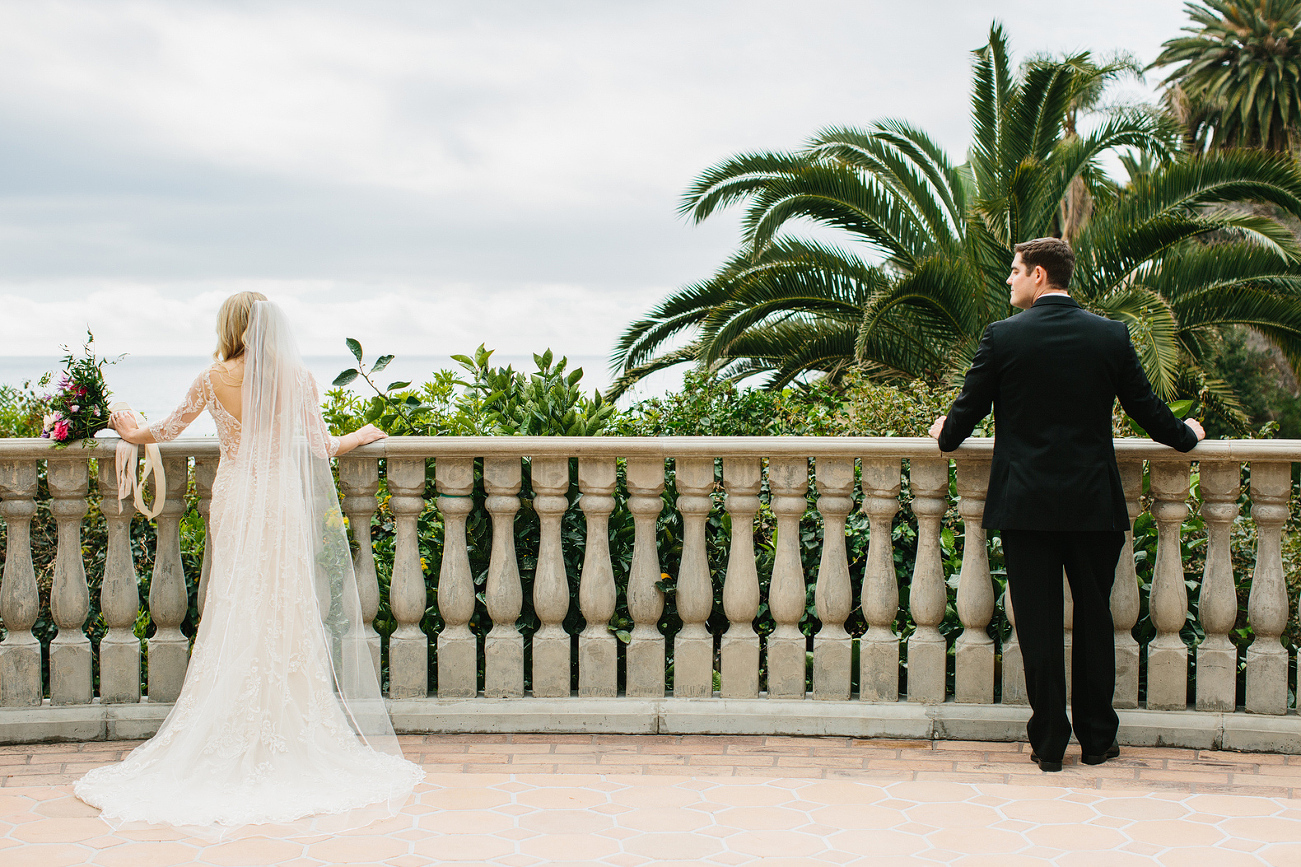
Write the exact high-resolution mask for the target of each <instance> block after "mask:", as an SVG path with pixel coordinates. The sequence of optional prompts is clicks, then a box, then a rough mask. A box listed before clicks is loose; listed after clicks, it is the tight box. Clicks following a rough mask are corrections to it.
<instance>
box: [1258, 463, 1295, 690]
mask: <svg viewBox="0 0 1301 867" xmlns="http://www.w3.org/2000/svg"><path fill="white" fill-rule="evenodd" d="M1291 470H1292V467H1291V464H1286V463H1265V462H1263V461H1258V462H1254V463H1252V465H1251V517H1252V520H1254V521H1255V522H1256V568H1255V570H1254V571H1253V572H1252V573H1251V595H1250V596H1249V597H1248V599H1247V617H1248V622H1249V623H1250V624H1251V630H1252V632H1253V633H1254V634H1255V636H1256V637H1255V639H1254V640H1253V641H1252V642H1251V646H1250V647H1248V648H1247V711H1248V712H1250V713H1267V714H1284V713H1287V687H1288V652H1287V651H1286V650H1285V649H1284V648H1283V645H1282V644H1281V643H1280V641H1279V636H1280V635H1281V634H1282V633H1283V629H1284V628H1285V627H1286V626H1287V618H1288V599H1287V586H1286V584H1285V583H1284V581H1283V559H1282V553H1281V551H1280V538H1281V535H1282V531H1283V524H1284V523H1286V522H1287V517H1288V499H1289V495H1290V494H1291V492H1292V472H1291Z"/></svg>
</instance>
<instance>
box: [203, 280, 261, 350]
mask: <svg viewBox="0 0 1301 867" xmlns="http://www.w3.org/2000/svg"><path fill="white" fill-rule="evenodd" d="M266 300H267V296H265V295H263V294H262V293H261V292H236V293H235V294H234V295H232V296H230V297H229V298H227V299H226V300H225V301H223V302H221V309H220V310H218V311H217V351H216V352H214V353H212V357H213V358H215V359H216V360H217V361H229V360H230V359H232V358H239V357H240V356H241V355H243V354H244V332H245V331H247V330H248V316H249V313H251V312H252V310H253V304H254V302H256V301H266Z"/></svg>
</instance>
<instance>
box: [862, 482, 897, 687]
mask: <svg viewBox="0 0 1301 867" xmlns="http://www.w3.org/2000/svg"><path fill="white" fill-rule="evenodd" d="M863 511H865V512H867V515H868V518H869V520H870V528H871V530H870V532H871V537H870V541H869V543H868V552H867V567H866V568H865V569H864V571H863V594H862V600H863V603H862V604H863V617H864V619H865V620H867V632H866V633H865V634H864V635H863V638H862V640H860V641H859V651H858V652H859V664H860V671H859V680H858V683H859V697H860V698H862V699H863V701H898V700H899V635H898V633H896V632H895V631H894V621H895V618H896V617H897V616H898V615H899V582H898V579H897V578H896V577H895V573H894V545H893V544H892V543H891V540H890V522H891V521H892V520H893V519H894V515H895V512H897V511H899V459H898V458H872V459H869V458H864V459H863Z"/></svg>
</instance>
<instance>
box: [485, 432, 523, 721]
mask: <svg viewBox="0 0 1301 867" xmlns="http://www.w3.org/2000/svg"><path fill="white" fill-rule="evenodd" d="M522 478H523V475H522V472H521V469H520V459H519V458H484V461H483V486H484V491H485V492H486V493H487V495H488V498H487V501H486V503H485V506H486V507H487V509H488V514H489V515H490V516H491V517H492V551H491V553H490V554H489V558H488V586H487V588H486V590H485V593H484V598H485V600H486V601H487V604H488V616H489V617H491V618H492V630H491V631H490V632H489V633H488V637H487V638H486V639H485V640H484V647H483V653H484V661H485V666H484V680H483V694H484V695H485V696H487V697H489V698H516V697H519V696H522V695H524V636H523V635H521V634H520V631H519V626H518V622H519V616H520V611H521V609H522V608H523V606H524V591H523V589H522V588H521V587H520V577H519V560H518V559H517V558H516V555H515V513H516V512H518V511H519V506H520V503H519V490H520V483H521V481H522Z"/></svg>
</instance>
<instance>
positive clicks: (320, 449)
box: [306, 373, 339, 458]
mask: <svg viewBox="0 0 1301 867" xmlns="http://www.w3.org/2000/svg"><path fill="white" fill-rule="evenodd" d="M306 376H307V379H308V385H309V386H310V388H309V393H310V394H311V395H312V406H311V407H309V408H308V410H307V445H308V447H309V448H310V449H311V450H312V454H314V455H316V456H317V457H318V458H332V457H334V456H335V455H337V454H338V453H339V438H338V437H336V436H330V429H329V428H328V427H327V426H326V424H325V416H323V415H321V390H320V389H319V388H317V385H316V377H314V376H312V375H311V374H310V373H307V374H306Z"/></svg>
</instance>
